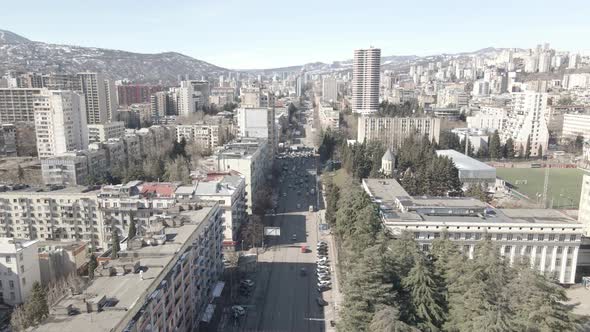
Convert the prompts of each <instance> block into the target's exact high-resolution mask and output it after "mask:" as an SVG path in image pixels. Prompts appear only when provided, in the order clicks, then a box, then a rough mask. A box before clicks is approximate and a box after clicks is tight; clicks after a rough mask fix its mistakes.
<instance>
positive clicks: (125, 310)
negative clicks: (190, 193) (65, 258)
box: [33, 207, 212, 332]
mask: <svg viewBox="0 0 590 332" xmlns="http://www.w3.org/2000/svg"><path fill="white" fill-rule="evenodd" d="M211 210H212V208H211V207H205V208H203V209H201V210H195V211H186V212H183V213H181V214H180V215H179V216H178V217H186V218H188V219H190V220H191V222H192V223H186V224H184V225H182V226H180V227H168V228H166V229H165V234H166V235H167V240H166V242H165V243H164V244H162V245H158V246H144V247H142V248H140V249H137V250H133V251H123V252H122V253H121V257H120V258H118V259H116V260H112V261H110V262H109V263H110V264H112V265H113V266H118V265H123V264H127V265H131V264H133V263H134V262H136V261H139V262H140V265H141V267H142V268H143V270H144V272H143V273H142V275H141V276H140V274H139V273H128V274H125V275H117V276H112V277H100V276H97V277H96V278H95V279H94V280H93V281H92V283H91V284H90V285H89V286H88V288H86V289H85V290H84V292H83V293H82V294H80V295H75V296H67V297H66V298H64V299H63V300H61V301H60V302H59V303H58V304H57V306H54V307H53V308H52V310H51V311H50V316H49V318H48V319H47V320H46V321H45V322H44V323H43V324H42V325H40V326H38V327H37V328H36V329H34V330H33V331H39V332H41V331H43V332H65V331H84V332H109V331H113V329H114V328H115V327H116V326H117V324H119V323H121V322H122V321H124V320H125V319H127V318H128V317H127V316H128V315H129V314H130V311H131V310H132V309H135V308H136V306H141V305H143V303H144V299H145V298H146V297H147V296H148V293H149V291H150V287H152V288H153V287H155V286H157V285H159V284H160V282H161V280H162V279H163V278H164V276H165V275H164V274H163V272H166V271H169V269H168V265H169V264H170V263H171V262H173V261H174V260H175V258H176V256H177V255H180V254H181V253H180V249H181V248H182V246H183V245H184V244H185V242H186V241H187V240H188V239H189V238H190V237H191V236H192V235H193V233H194V232H195V231H197V230H198V229H199V228H200V226H201V225H202V222H203V220H204V218H205V217H206V216H207V215H208V214H209V213H210V212H211ZM126 253H129V255H125V254H126ZM136 256H137V257H136ZM110 264H109V265H110ZM166 273H167V272H166ZM103 296H104V297H106V298H107V300H110V306H106V307H104V308H103V311H101V312H92V313H88V312H86V302H87V301H92V300H95V299H96V300H98V299H100V298H102V297H103ZM69 305H72V306H73V307H75V308H77V309H78V310H80V314H78V315H74V316H67V315H57V314H56V313H55V311H54V309H55V308H67V307H68V306H69Z"/></svg>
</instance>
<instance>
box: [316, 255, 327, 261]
mask: <svg viewBox="0 0 590 332" xmlns="http://www.w3.org/2000/svg"><path fill="white" fill-rule="evenodd" d="M318 259H321V260H328V256H327V255H326V254H318Z"/></svg>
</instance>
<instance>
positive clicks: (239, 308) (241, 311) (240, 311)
mask: <svg viewBox="0 0 590 332" xmlns="http://www.w3.org/2000/svg"><path fill="white" fill-rule="evenodd" d="M231 310H232V311H233V312H234V315H235V316H244V315H245V314H246V309H244V307H242V306H240V305H234V306H232V307H231Z"/></svg>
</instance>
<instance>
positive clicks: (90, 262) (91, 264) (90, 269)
mask: <svg viewBox="0 0 590 332" xmlns="http://www.w3.org/2000/svg"><path fill="white" fill-rule="evenodd" d="M97 266H98V261H97V259H96V255H94V254H90V258H89V259H88V278H89V279H90V280H92V279H94V270H96V267H97Z"/></svg>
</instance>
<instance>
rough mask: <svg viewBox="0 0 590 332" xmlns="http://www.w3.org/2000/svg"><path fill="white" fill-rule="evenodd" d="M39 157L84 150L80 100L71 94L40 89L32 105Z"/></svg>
mask: <svg viewBox="0 0 590 332" xmlns="http://www.w3.org/2000/svg"><path fill="white" fill-rule="evenodd" d="M35 133H36V136H37V154H38V156H39V158H48V157H52V156H55V155H59V154H63V153H66V152H69V151H76V150H83V149H87V148H88V128H87V122H86V107H85V104H84V98H83V97H82V96H81V95H79V94H77V93H74V92H71V91H49V90H44V92H43V93H42V94H41V96H40V97H39V98H38V99H37V101H36V102H35Z"/></svg>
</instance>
